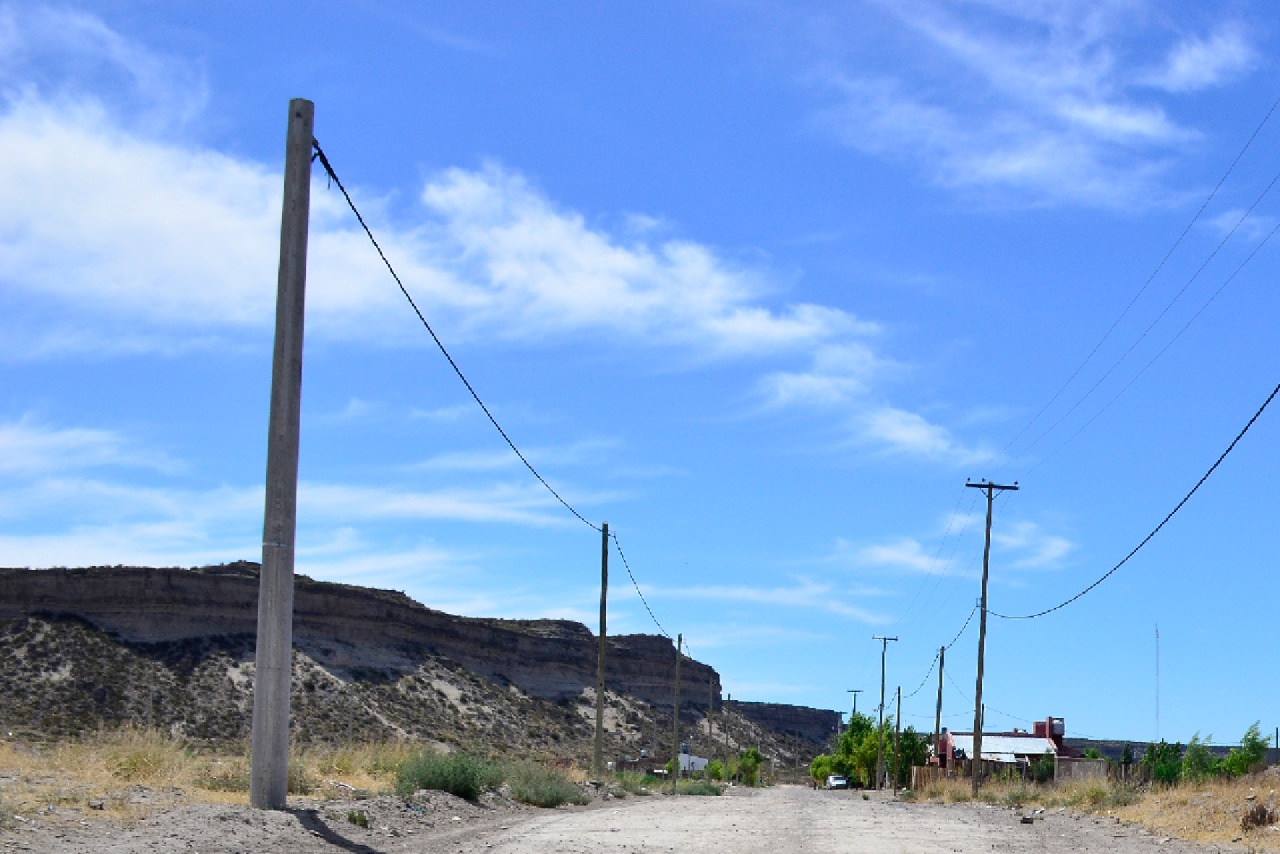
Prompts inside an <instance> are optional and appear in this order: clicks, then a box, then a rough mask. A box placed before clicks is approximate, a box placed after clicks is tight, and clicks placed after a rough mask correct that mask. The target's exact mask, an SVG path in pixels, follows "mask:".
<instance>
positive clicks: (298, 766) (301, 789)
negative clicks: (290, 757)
mask: <svg viewBox="0 0 1280 854" xmlns="http://www.w3.org/2000/svg"><path fill="white" fill-rule="evenodd" d="M286 786H287V788H288V790H289V794H291V795H309V794H311V793H312V792H314V791H315V790H316V781H315V778H314V777H312V776H311V772H310V771H308V770H307V767H306V766H305V765H303V764H302V763H301V762H297V761H290V762H289V781H288V783H287V784H286Z"/></svg>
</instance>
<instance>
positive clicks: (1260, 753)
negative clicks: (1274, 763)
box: [1222, 721, 1267, 777]
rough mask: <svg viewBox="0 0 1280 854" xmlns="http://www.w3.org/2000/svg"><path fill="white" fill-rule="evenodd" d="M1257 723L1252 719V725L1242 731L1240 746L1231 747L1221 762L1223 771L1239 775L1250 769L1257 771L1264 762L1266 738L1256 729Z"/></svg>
mask: <svg viewBox="0 0 1280 854" xmlns="http://www.w3.org/2000/svg"><path fill="white" fill-rule="evenodd" d="M1259 723H1260V722H1259V721H1254V722H1253V725H1252V726H1250V727H1249V728H1248V729H1247V730H1245V731H1244V736H1243V737H1242V738H1241V739H1240V746H1239V747H1238V748H1237V747H1233V748H1231V752H1230V753H1229V754H1227V758H1226V760H1224V761H1223V763H1222V770H1223V772H1224V773H1227V774H1230V775H1231V776H1232V777H1240V776H1242V775H1244V774H1248V773H1249V772H1250V771H1257V770H1258V769H1259V768H1261V767H1263V766H1264V765H1265V764H1266V761H1267V740H1266V739H1265V738H1263V737H1262V732H1261V730H1259V729H1258V724H1259Z"/></svg>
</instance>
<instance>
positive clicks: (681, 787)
mask: <svg viewBox="0 0 1280 854" xmlns="http://www.w3.org/2000/svg"><path fill="white" fill-rule="evenodd" d="M720 791H721V790H720V787H719V786H717V785H716V784H715V783H702V782H692V781H689V780H681V781H680V782H679V783H676V794H677V795H718V794H720Z"/></svg>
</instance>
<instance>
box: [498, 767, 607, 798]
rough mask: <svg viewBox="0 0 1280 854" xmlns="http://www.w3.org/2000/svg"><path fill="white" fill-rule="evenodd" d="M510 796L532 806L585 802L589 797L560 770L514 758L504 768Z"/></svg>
mask: <svg viewBox="0 0 1280 854" xmlns="http://www.w3.org/2000/svg"><path fill="white" fill-rule="evenodd" d="M507 785H508V786H510V787H511V797H513V798H515V799H516V800H517V801H520V802H521V803H525V804H530V805H531V806H535V807H558V806H560V805H561V804H585V803H587V802H588V800H589V798H587V796H586V795H584V794H583V793H582V790H581V789H579V788H578V787H577V786H575V785H574V784H573V783H571V782H570V781H569V778H568V777H566V776H565V775H564V774H563V773H562V772H560V771H558V770H557V769H555V768H548V767H547V766H545V765H539V764H538V763H536V762H517V763H514V764H512V765H510V766H508V768H507Z"/></svg>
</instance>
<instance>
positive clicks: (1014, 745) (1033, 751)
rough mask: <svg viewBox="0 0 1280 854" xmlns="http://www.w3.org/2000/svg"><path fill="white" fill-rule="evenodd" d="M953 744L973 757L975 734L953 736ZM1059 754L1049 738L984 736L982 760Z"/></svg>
mask: <svg viewBox="0 0 1280 854" xmlns="http://www.w3.org/2000/svg"><path fill="white" fill-rule="evenodd" d="M951 742H952V744H954V745H955V746H956V748H958V749H960V750H963V751H964V753H965V755H966V756H972V755H973V734H972V733H970V734H968V735H960V734H959V733H952V734H951ZM1057 752H1058V748H1057V745H1055V744H1054V743H1053V742H1052V741H1050V740H1049V739H1047V738H1039V737H1037V736H1034V735H983V736H982V758H983V759H994V760H996V761H999V762H1012V761H1013V757H1015V756H1043V755H1044V754H1045V753H1054V754H1056V753H1057Z"/></svg>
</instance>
